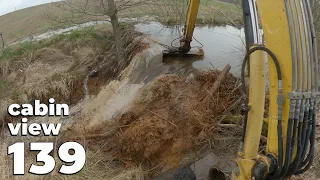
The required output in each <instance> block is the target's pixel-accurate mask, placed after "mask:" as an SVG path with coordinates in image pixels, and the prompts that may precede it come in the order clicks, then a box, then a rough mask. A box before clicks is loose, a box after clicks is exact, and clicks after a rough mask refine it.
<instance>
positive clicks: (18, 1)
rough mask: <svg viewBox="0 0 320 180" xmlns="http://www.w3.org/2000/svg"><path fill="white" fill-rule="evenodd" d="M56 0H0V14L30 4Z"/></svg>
mask: <svg viewBox="0 0 320 180" xmlns="http://www.w3.org/2000/svg"><path fill="white" fill-rule="evenodd" d="M52 1H56V0H0V16H2V15H4V14H7V13H9V12H12V11H15V10H19V9H23V8H26V7H30V6H35V5H39V4H44V3H49V2H52Z"/></svg>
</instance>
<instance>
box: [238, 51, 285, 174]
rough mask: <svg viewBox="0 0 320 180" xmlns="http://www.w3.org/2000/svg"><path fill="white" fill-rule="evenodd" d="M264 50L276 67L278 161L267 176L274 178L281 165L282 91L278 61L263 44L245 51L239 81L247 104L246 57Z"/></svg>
mask: <svg viewBox="0 0 320 180" xmlns="http://www.w3.org/2000/svg"><path fill="white" fill-rule="evenodd" d="M259 50H260V51H264V52H266V53H267V54H268V55H269V56H270V57H271V58H272V60H273V63H274V65H275V67H276V70H277V77H278V85H279V87H278V93H279V95H278V125H277V129H278V130H277V133H278V163H277V170H276V172H275V174H274V175H270V176H269V177H268V178H270V179H274V178H273V177H274V176H279V175H280V174H281V171H282V165H283V133H282V106H283V100H284V96H283V94H282V93H283V92H282V72H281V68H280V64H279V61H278V59H277V57H276V56H275V54H274V53H273V52H272V51H271V50H270V49H268V48H266V47H265V46H263V45H260V46H256V47H253V48H251V49H250V50H249V51H247V53H246V56H245V58H244V60H243V62H242V67H241V82H242V91H243V93H244V102H245V105H246V106H247V105H248V100H247V99H248V96H247V89H246V84H245V68H246V65H247V62H248V59H249V57H250V55H251V54H252V53H253V52H255V51H259ZM281 101H282V102H281ZM247 118H248V117H247V112H246V114H245V119H244V127H243V133H242V135H243V136H242V143H244V140H245V134H246V131H247V126H246V125H247Z"/></svg>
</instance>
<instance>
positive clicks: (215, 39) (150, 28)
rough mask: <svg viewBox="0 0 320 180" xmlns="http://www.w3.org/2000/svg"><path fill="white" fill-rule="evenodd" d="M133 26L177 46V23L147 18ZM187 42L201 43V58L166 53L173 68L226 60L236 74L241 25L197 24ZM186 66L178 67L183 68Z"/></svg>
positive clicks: (218, 64) (241, 45)
mask: <svg viewBox="0 0 320 180" xmlns="http://www.w3.org/2000/svg"><path fill="white" fill-rule="evenodd" d="M136 28H137V30H138V31H141V32H143V33H144V34H148V35H149V37H150V38H151V39H152V40H153V41H155V42H158V43H159V44H161V45H162V46H163V45H168V46H174V47H177V46H179V37H180V36H181V31H182V30H181V27H175V28H168V27H165V26H163V25H161V24H160V23H158V22H151V23H148V24H138V25H136ZM191 46H192V47H193V48H195V49H196V48H199V47H202V49H203V50H204V54H205V55H204V57H203V59H199V58H195V57H188V58H186V57H183V59H181V57H170V58H169V61H165V62H168V63H169V64H170V66H171V68H173V69H174V68H177V69H180V68H179V66H180V67H184V68H186V67H189V68H191V67H193V68H195V69H198V70H207V69H222V68H223V67H224V66H225V65H226V64H227V63H229V64H230V65H231V66H232V69H231V72H232V73H234V74H235V75H240V68H241V61H242V59H243V57H244V53H245V40H244V31H243V29H242V30H240V29H237V28H235V27H233V26H216V27H209V26H205V27H197V28H196V29H195V32H194V39H193V42H192V43H191ZM180 63H182V64H180ZM173 64H174V65H173ZM179 64H180V65H179ZM189 68H187V69H184V70H182V69H180V70H181V71H186V70H188V69H189Z"/></svg>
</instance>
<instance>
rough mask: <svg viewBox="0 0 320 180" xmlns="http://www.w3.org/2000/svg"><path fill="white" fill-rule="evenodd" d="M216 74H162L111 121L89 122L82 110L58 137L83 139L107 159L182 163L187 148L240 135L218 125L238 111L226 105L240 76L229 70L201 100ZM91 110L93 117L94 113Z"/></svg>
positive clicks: (159, 165)
mask: <svg viewBox="0 0 320 180" xmlns="http://www.w3.org/2000/svg"><path fill="white" fill-rule="evenodd" d="M219 73H220V71H214V70H212V71H208V72H199V73H197V74H195V75H193V74H191V75H190V76H188V77H182V76H178V75H163V76H160V77H158V78H157V79H155V80H154V81H152V82H151V83H149V84H147V85H146V86H145V87H143V88H142V89H141V90H140V91H139V93H138V94H137V96H136V97H135V98H134V100H133V101H132V103H130V104H128V108H127V109H126V110H125V111H124V112H122V113H121V112H120V113H118V114H117V116H115V117H114V118H113V119H112V120H109V121H106V120H104V119H101V120H100V121H99V122H92V117H91V116H92V115H91V116H90V115H89V114H86V115H85V117H84V118H81V120H79V119H77V120H79V121H78V122H77V123H76V124H75V125H74V126H72V128H71V127H70V128H69V129H68V130H67V132H66V134H65V137H64V138H62V141H63V139H65V140H67V139H68V140H70V139H76V140H77V141H81V140H84V139H85V141H84V142H85V143H86V144H87V147H88V150H89V151H90V150H97V149H99V151H101V152H103V154H105V157H109V158H110V159H108V158H107V159H108V160H106V159H105V160H106V161H110V160H111V159H113V160H115V159H116V160H117V161H119V160H120V161H121V162H125V164H127V165H129V166H136V165H142V166H143V167H144V168H145V170H150V169H153V170H154V169H156V172H159V171H160V170H161V169H166V168H173V167H177V166H179V165H181V163H182V162H183V160H184V158H185V156H186V155H187V154H188V153H190V152H197V151H199V150H201V149H210V148H212V149H215V148H221V147H215V146H222V145H223V143H220V144H214V143H215V142H216V141H219V140H223V139H224V138H237V137H238V135H239V133H238V132H239V128H238V129H237V130H236V131H235V130H234V129H233V130H232V131H228V132H226V130H228V128H226V127H223V126H220V125H221V124H223V123H224V122H223V118H222V115H223V114H226V112H228V113H229V115H232V114H237V113H238V110H239V109H238V107H235V108H233V109H230V107H231V106H232V105H233V104H234V103H236V102H237V101H238V100H239V99H240V98H241V93H240V90H239V89H238V85H239V84H238V79H237V78H235V77H234V76H233V75H232V74H228V75H227V77H226V80H225V82H224V83H223V84H221V86H220V88H219V90H218V93H216V94H214V95H213V96H212V97H211V98H210V100H209V101H206V102H203V101H202V100H203V99H204V98H205V97H206V96H208V90H209V89H210V88H211V87H212V85H213V83H214V82H215V81H216V79H217V77H218V75H219ZM112 87H113V86H110V88H112ZM99 96H100V95H98V97H99ZM92 105H93V104H92ZM110 108H111V107H110ZM91 112H92V114H93V116H94V114H95V112H96V111H94V110H93V111H91ZM79 123H80V124H79ZM234 123H238V124H237V125H240V124H241V122H234ZM81 124H87V125H86V126H82V125H81ZM88 124H89V125H88ZM149 175H150V174H149Z"/></svg>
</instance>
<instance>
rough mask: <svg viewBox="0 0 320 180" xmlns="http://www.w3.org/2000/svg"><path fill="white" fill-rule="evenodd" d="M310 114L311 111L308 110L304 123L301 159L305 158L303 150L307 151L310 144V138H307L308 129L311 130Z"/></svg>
mask: <svg viewBox="0 0 320 180" xmlns="http://www.w3.org/2000/svg"><path fill="white" fill-rule="evenodd" d="M309 113H310V110H309V109H308V110H307V111H306V112H305V113H304V116H305V117H304V121H303V129H302V146H303V148H302V153H301V159H303V158H304V156H303V150H304V149H307V147H308V142H309V138H307V136H308V135H307V134H308V129H309Z"/></svg>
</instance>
